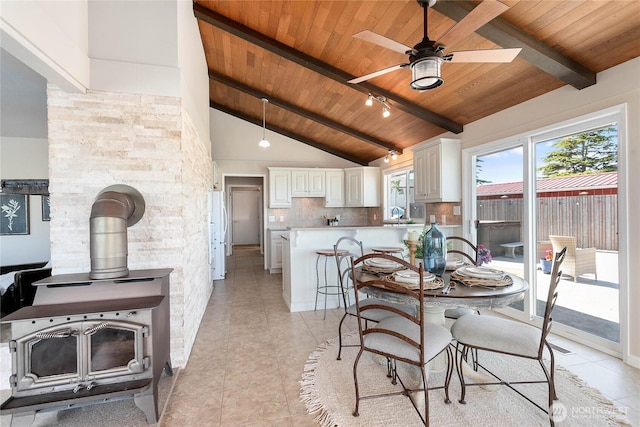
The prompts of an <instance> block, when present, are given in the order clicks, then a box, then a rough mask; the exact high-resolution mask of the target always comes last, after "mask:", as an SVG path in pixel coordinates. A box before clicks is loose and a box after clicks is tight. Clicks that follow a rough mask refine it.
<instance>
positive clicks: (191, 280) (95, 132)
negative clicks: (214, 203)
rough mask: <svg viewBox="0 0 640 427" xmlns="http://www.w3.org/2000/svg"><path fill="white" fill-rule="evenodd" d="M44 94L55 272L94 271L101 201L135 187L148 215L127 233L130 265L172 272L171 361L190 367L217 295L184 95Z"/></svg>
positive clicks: (203, 159)
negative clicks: (93, 228)
mask: <svg viewBox="0 0 640 427" xmlns="http://www.w3.org/2000/svg"><path fill="white" fill-rule="evenodd" d="M47 95H48V96H47V97H48V101H47V104H48V131H49V181H50V185H49V191H50V194H51V223H50V225H51V234H50V235H51V261H52V263H53V268H54V271H53V273H54V274H65V273H74V272H88V271H90V257H89V215H90V211H91V205H92V204H93V202H94V200H95V198H96V196H97V194H98V193H99V192H100V191H101V190H102V189H103V188H105V187H107V186H109V185H113V184H126V185H129V186H131V187H134V188H135V189H137V190H138V191H139V192H140V193H141V194H142V195H143V197H144V199H145V204H146V210H145V214H144V216H143V217H142V219H141V220H140V221H139V222H138V223H137V224H135V225H133V226H132V227H129V228H128V229H127V234H128V249H129V259H128V267H129V269H149V268H173V272H172V273H171V277H170V279H171V358H172V363H173V365H174V366H184V365H185V364H186V360H187V359H188V356H189V353H190V349H191V347H192V344H193V340H194V339H195V334H196V332H197V329H198V325H199V323H200V320H201V318H202V315H203V313H204V310H205V308H206V305H207V301H208V299H209V296H210V293H211V289H212V287H211V281H210V280H209V277H208V266H207V253H208V242H207V224H208V221H207V189H208V187H209V186H210V183H211V179H212V177H211V174H212V170H211V169H212V168H211V160H210V157H209V155H208V153H207V150H206V148H205V147H204V145H203V143H202V142H201V140H200V139H199V138H198V136H197V135H196V133H195V131H194V127H193V124H192V122H191V120H190V119H189V117H188V114H186V112H185V111H184V109H183V106H182V102H181V100H180V99H179V98H176V97H167V96H152V95H139V94H126V93H113V92H101V91H88V92H87V93H86V94H79V93H68V92H64V91H62V90H61V89H59V88H58V87H57V86H55V85H51V84H50V85H49V86H48V88H47ZM204 140H206V141H208V138H206V139H204Z"/></svg>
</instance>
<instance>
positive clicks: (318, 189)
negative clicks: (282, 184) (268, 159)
mask: <svg viewBox="0 0 640 427" xmlns="http://www.w3.org/2000/svg"><path fill="white" fill-rule="evenodd" d="M324 196H325V171H324V170H321V169H291V197H324Z"/></svg>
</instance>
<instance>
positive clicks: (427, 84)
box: [411, 56, 444, 90]
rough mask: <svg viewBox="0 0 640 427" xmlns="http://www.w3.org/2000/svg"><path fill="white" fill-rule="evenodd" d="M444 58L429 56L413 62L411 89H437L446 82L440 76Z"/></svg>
mask: <svg viewBox="0 0 640 427" xmlns="http://www.w3.org/2000/svg"><path fill="white" fill-rule="evenodd" d="M442 62H443V60H442V58H440V57H439V56H428V57H426V58H422V59H419V60H417V61H414V62H412V63H411V78H412V81H411V89H415V90H428V89H435V88H437V87H438V86H440V85H442V83H444V80H443V79H442V77H440V67H441V65H442Z"/></svg>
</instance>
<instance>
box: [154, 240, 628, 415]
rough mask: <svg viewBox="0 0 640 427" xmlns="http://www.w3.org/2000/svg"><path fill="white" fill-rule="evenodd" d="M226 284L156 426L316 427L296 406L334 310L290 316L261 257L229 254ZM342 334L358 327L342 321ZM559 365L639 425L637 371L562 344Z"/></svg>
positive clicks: (333, 329)
mask: <svg viewBox="0 0 640 427" xmlns="http://www.w3.org/2000/svg"><path fill="white" fill-rule="evenodd" d="M234 253H235V255H234V256H232V257H230V258H229V262H228V265H227V269H228V274H227V278H226V279H225V280H223V281H216V282H215V288H214V291H213V294H212V296H211V300H210V301H209V305H208V308H207V311H206V313H205V315H204V318H203V320H202V323H201V325H200V330H199V331H198V336H197V338H196V342H195V344H194V347H193V350H192V353H191V356H190V358H189V362H188V365H187V366H186V368H185V369H183V370H181V371H180V372H179V376H178V379H177V382H176V385H175V388H174V390H173V394H172V396H171V398H170V401H169V405H168V407H167V411H166V412H165V414H164V416H163V418H162V420H161V425H162V426H163V427H164V426H180V427H188V426H203V425H206V426H225V427H227V426H296V427H297V426H307V425H309V426H313V425H316V424H315V423H314V422H313V416H310V415H308V414H307V413H306V410H305V408H304V405H303V404H302V403H301V402H300V399H299V390H300V385H299V382H298V381H299V380H300V379H301V373H302V371H303V368H304V365H305V362H306V360H307V358H308V356H309V354H310V353H311V352H312V351H313V350H315V349H316V347H317V346H318V345H319V344H321V343H323V342H325V341H326V340H328V339H330V338H334V337H336V336H337V331H338V323H339V321H340V318H341V316H342V312H341V311H340V310H339V309H335V310H330V311H329V312H328V313H327V319H326V320H322V316H323V313H322V311H321V310H319V311H317V312H300V313H290V312H289V311H288V310H287V307H286V305H285V303H284V301H283V299H282V288H281V275H280V274H269V272H268V271H265V270H264V269H263V259H262V256H261V255H260V253H259V251H258V250H241V251H237V250H236V251H234ZM345 324H346V327H345V328H344V329H345V330H352V329H354V328H355V322H353V321H346V322H345ZM552 341H553V342H554V343H555V344H558V345H560V346H561V347H563V348H565V349H567V350H570V351H571V352H572V353H571V354H568V355H563V354H561V353H560V352H557V351H556V359H557V361H558V363H559V364H560V365H562V366H564V367H566V368H568V369H570V370H571V371H573V372H574V373H576V374H577V375H579V376H580V377H581V378H582V379H583V380H585V381H586V382H587V383H588V384H589V385H590V386H592V387H595V388H598V389H599V390H600V391H601V392H602V393H603V394H604V395H606V396H607V397H609V398H610V399H612V400H613V401H614V402H615V403H616V404H617V405H618V406H620V407H623V408H626V411H627V414H628V417H629V418H630V419H631V422H632V423H633V425H640V370H638V369H634V368H631V367H629V366H627V365H625V364H623V363H622V362H621V361H620V360H618V359H615V358H613V357H611V356H608V355H606V354H603V353H600V352H598V351H595V350H593V349H590V348H588V347H585V346H583V345H580V344H577V343H574V342H572V341H569V340H566V339H564V338H560V337H555V336H554V337H553V340H552Z"/></svg>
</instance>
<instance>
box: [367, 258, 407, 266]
mask: <svg viewBox="0 0 640 427" xmlns="http://www.w3.org/2000/svg"><path fill="white" fill-rule="evenodd" d="M364 263H365V264H366V265H370V266H371V267H378V268H398V267H399V266H400V264H398V263H397V262H395V261H392V260H389V259H385V258H370V259H367V260H365V261H364Z"/></svg>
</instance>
